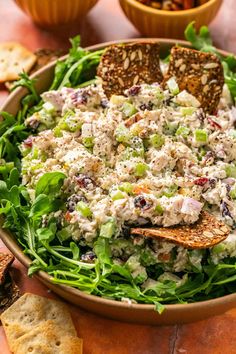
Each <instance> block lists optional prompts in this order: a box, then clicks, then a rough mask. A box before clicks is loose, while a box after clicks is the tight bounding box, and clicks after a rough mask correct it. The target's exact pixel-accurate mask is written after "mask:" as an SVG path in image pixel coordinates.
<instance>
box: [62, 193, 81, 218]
mask: <svg viewBox="0 0 236 354" xmlns="http://www.w3.org/2000/svg"><path fill="white" fill-rule="evenodd" d="M81 200H82V201H83V202H86V198H85V197H84V196H83V195H81V194H73V195H71V196H70V197H69V198H68V199H67V202H66V207H67V209H68V211H69V212H70V213H72V212H73V211H74V210H75V207H76V204H77V203H78V202H80V201H81Z"/></svg>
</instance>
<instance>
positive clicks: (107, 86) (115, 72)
mask: <svg viewBox="0 0 236 354" xmlns="http://www.w3.org/2000/svg"><path fill="white" fill-rule="evenodd" d="M97 74H98V76H100V77H101V78H102V85H103V89H104V91H105V93H106V95H107V96H108V97H111V96H112V95H113V94H116V95H121V94H124V90H125V89H127V88H129V87H131V86H133V85H136V84H141V83H147V84H151V83H153V82H158V83H160V82H161V81H162V78H163V77H162V72H161V69H160V63H159V44H158V43H154V42H148V43H130V44H125V45H113V46H111V47H108V48H107V49H106V51H105V53H104V54H103V56H102V58H101V61H100V64H99V66H98V71H97Z"/></svg>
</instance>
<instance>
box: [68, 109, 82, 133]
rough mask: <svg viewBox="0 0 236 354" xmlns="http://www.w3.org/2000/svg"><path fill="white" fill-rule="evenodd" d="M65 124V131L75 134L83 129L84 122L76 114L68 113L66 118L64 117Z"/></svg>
mask: <svg viewBox="0 0 236 354" xmlns="http://www.w3.org/2000/svg"><path fill="white" fill-rule="evenodd" d="M64 122H65V124H66V127H67V128H65V130H69V131H70V132H72V133H74V132H76V131H78V130H80V129H81V127H82V125H83V122H82V121H81V120H80V118H79V117H77V116H76V115H75V113H74V112H70V113H68V114H67V115H66V116H65V117H64Z"/></svg>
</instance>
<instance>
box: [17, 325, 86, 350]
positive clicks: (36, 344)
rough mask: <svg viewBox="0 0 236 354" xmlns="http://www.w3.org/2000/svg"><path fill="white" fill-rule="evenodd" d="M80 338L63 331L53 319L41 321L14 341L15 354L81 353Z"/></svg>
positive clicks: (81, 343)
mask: <svg viewBox="0 0 236 354" xmlns="http://www.w3.org/2000/svg"><path fill="white" fill-rule="evenodd" d="M82 345H83V341H82V339H80V338H78V337H74V336H71V335H68V334H66V333H65V331H64V329H63V328H62V327H60V326H57V325H55V323H54V322H53V321H50V320H49V321H46V322H44V323H41V324H40V325H39V326H37V327H36V328H32V330H31V331H30V332H29V333H26V334H25V335H24V336H22V337H20V338H19V339H17V340H16V342H15V348H14V353H15V354H25V353H32V354H82Z"/></svg>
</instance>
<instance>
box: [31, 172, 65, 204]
mask: <svg viewBox="0 0 236 354" xmlns="http://www.w3.org/2000/svg"><path fill="white" fill-rule="evenodd" d="M65 178H66V175H65V174H64V173H62V172H47V173H44V175H43V176H42V177H40V179H39V180H38V182H37V185H36V187H35V195H36V197H38V196H39V195H40V194H46V195H47V196H49V197H52V198H55V196H57V195H58V193H59V192H60V190H61V187H62V185H63V182H64V180H65Z"/></svg>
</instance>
